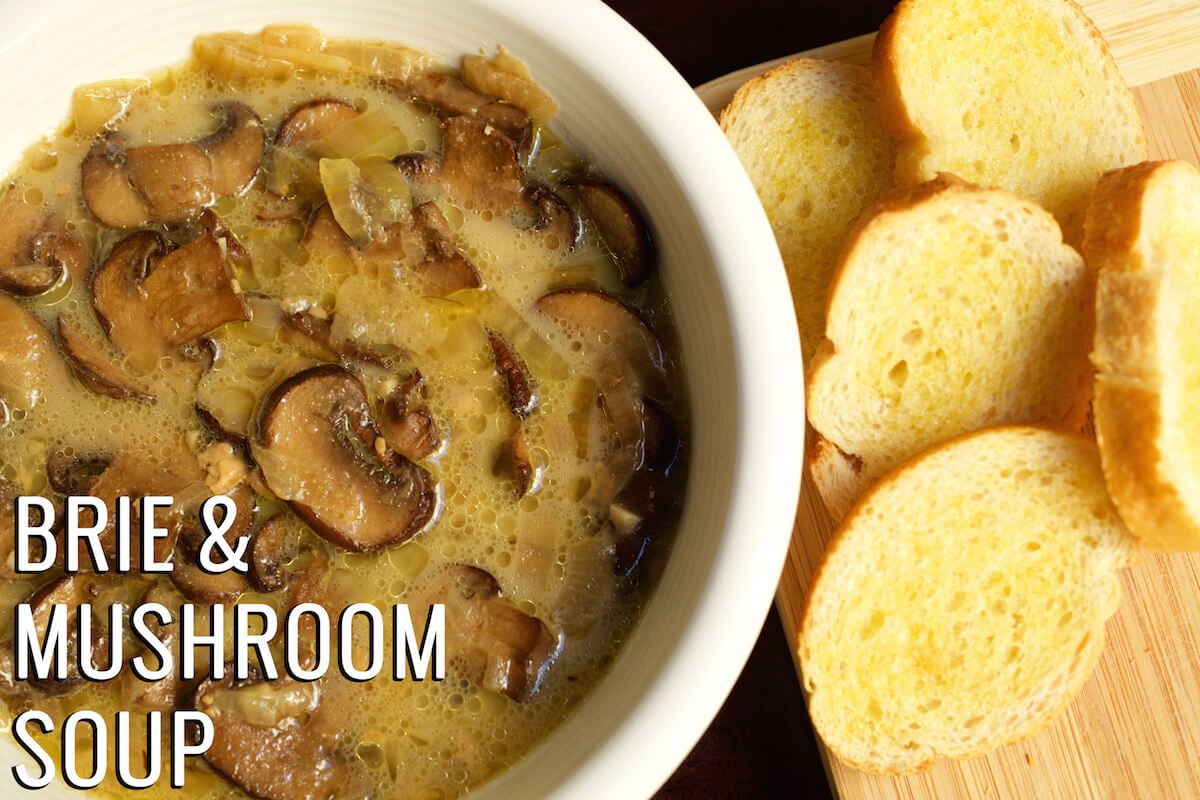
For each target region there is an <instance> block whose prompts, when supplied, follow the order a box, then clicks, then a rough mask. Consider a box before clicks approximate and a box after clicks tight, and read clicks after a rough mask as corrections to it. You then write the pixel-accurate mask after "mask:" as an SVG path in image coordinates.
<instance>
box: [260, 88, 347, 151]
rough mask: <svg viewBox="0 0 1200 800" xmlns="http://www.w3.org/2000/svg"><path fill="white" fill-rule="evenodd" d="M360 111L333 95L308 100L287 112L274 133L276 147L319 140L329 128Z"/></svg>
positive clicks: (333, 127)
mask: <svg viewBox="0 0 1200 800" xmlns="http://www.w3.org/2000/svg"><path fill="white" fill-rule="evenodd" d="M359 113H360V112H359V110H358V109H357V108H355V107H354V106H353V105H351V104H350V103H347V102H346V101H344V100H337V99H334V98H327V99H318V100H309V101H308V102H307V103H301V104H300V105H298V106H296V107H295V108H293V109H292V110H291V111H289V112H288V115H287V116H286V117H284V119H283V122H281V123H280V124H279V131H278V132H277V133H276V134H275V146H276V147H301V146H304V145H311V144H313V143H315V142H317V141H319V140H320V139H321V138H322V137H323V136H325V135H326V134H328V133H329V132H330V131H332V130H334V129H336V128H337V127H339V126H340V125H343V124H344V123H346V122H349V121H350V120H352V119H354V118H355V117H357V116H358V115H359Z"/></svg>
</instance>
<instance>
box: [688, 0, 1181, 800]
mask: <svg viewBox="0 0 1200 800" xmlns="http://www.w3.org/2000/svg"><path fill="white" fill-rule="evenodd" d="M1082 5H1083V6H1084V9H1085V10H1086V11H1087V13H1088V14H1089V15H1090V16H1091V17H1092V19H1093V20H1094V21H1095V22H1096V23H1097V26H1098V27H1099V28H1100V29H1101V32H1102V33H1103V34H1104V36H1105V38H1106V39H1107V40H1108V42H1109V45H1110V47H1111V49H1112V51H1113V54H1114V56H1115V58H1116V60H1117V63H1118V66H1119V67H1120V69H1121V71H1122V74H1123V75H1125V77H1126V80H1127V81H1129V83H1130V85H1132V86H1134V94H1135V97H1136V99H1137V103H1138V107H1139V109H1140V111H1141V112H1142V116H1143V119H1144V121H1145V124H1146V132H1147V137H1148V139H1149V142H1150V150H1151V157H1152V158H1181V159H1185V160H1187V161H1191V162H1192V163H1193V164H1197V165H1198V166H1200V2H1197V0H1186V1H1185V2H1181V1H1180V0H1150V1H1148V2H1129V0H1084V2H1083V3H1082ZM872 43H873V36H870V35H868V36H863V37H859V38H857V39H852V40H848V41H846V42H840V43H837V44H833V45H829V46H827V47H823V48H819V49H817V50H814V51H809V52H807V53H805V55H810V56H813V57H820V58H841V59H845V60H848V61H853V62H856V63H860V64H866V63H869V61H870V50H871V45H872ZM774 63H777V62H771V64H765V65H757V66H755V67H752V68H749V69H747V70H742V71H739V72H737V73H734V74H732V75H730V76H726V77H725V78H722V79H718V80H716V81H713V82H711V83H710V84H706V85H705V86H703V87H700V89H699V90H698V91H699V92H700V95H701V97H702V98H704V100H705V101H706V102H707V103H708V104H709V107H710V108H712V109H714V111H716V110H719V109H720V108H722V107H723V106H724V105H725V104H726V103H727V102H728V99H729V98H730V97H732V94H733V91H734V90H736V88H737V86H739V85H740V84H741V83H742V82H744V81H745V80H746V79H748V78H749V77H752V76H753V75H757V74H761V72H762V71H764V69H765V68H767V67H769V66H771V65H773V64H774ZM806 478H807V475H806ZM832 535H833V524H832V522H831V521H830V519H829V516H828V515H827V514H826V513H825V511H824V508H823V506H822V505H821V502H820V499H819V498H818V497H817V495H816V492H815V490H814V489H813V487H812V483H811V481H807V480H806V482H805V484H804V486H803V490H802V493H801V503H800V507H799V510H798V512H797V518H796V525H795V529H794V532H793V537H792V546H791V548H790V551H789V553H788V558H787V562H786V564H785V565H784V570H783V576H782V579H781V582H780V586H779V592H778V596H777V602H776V606H777V608H778V610H779V615H780V619H781V622H782V624H783V626H784V631H785V634H786V636H787V639H788V643H789V646H790V647H791V651H792V654H793V658H795V636H796V630H797V627H798V621H799V617H800V614H801V612H802V610H803V603H804V598H805V596H806V594H807V590H808V586H809V583H810V582H811V580H812V576H813V573H814V571H815V570H816V568H817V566H818V564H819V563H820V560H821V557H822V554H823V553H824V550H825V546H826V544H827V543H828V541H829V539H830V538H831V537H832ZM1122 581H1123V588H1124V593H1125V596H1124V600H1123V602H1122V605H1121V608H1120V609H1119V610H1118V612H1117V614H1116V615H1115V616H1114V617H1113V619H1112V620H1110V622H1109V624H1108V626H1107V628H1106V645H1105V649H1104V653H1103V655H1102V657H1101V661H1100V663H1099V665H1098V667H1097V669H1096V672H1095V674H1094V675H1093V676H1092V678H1091V679H1090V680H1089V681H1088V683H1087V684H1086V685H1085V686H1084V688H1083V690H1082V691H1081V693H1080V694H1079V696H1078V697H1077V698H1076V699H1075V701H1074V703H1072V705H1071V706H1070V708H1069V709H1068V710H1067V711H1066V713H1064V714H1063V715H1061V716H1060V717H1059V718H1058V719H1057V720H1056V721H1055V722H1054V723H1053V724H1051V725H1050V726H1049V727H1048V728H1046V729H1044V730H1043V731H1042V732H1041V733H1039V734H1037V735H1035V736H1034V737H1032V738H1030V739H1027V740H1025V741H1022V742H1019V743H1016V744H1012V745H1009V746H1007V747H1004V748H1001V749H1000V750H998V751H996V752H994V753H992V754H991V755H989V756H985V757H981V758H976V759H969V760H965V761H940V762H939V763H938V764H936V765H935V767H934V768H933V769H932V770H930V771H929V772H926V773H923V774H920V775H912V776H901V777H889V776H877V775H869V774H866V773H862V772H858V771H856V770H853V769H850V768H848V767H845V766H843V765H842V764H840V763H838V762H837V761H836V760H835V759H830V758H829V757H828V756H826V757H825V766H826V769H827V771H828V774H829V778H830V782H831V784H832V786H833V789H834V792H835V794H836V795H837V796H839V797H840V798H843V800H897V799H900V800H956V799H960V798H961V799H963V800H965V799H966V798H971V799H972V800H974V799H975V798H987V799H988V800H1007V799H1008V798H1013V799H1014V800H1015V799H1016V798H1035V797H1036V798H1039V800H1040V799H1042V798H1044V799H1046V800H1083V799H1085V798H1086V799H1087V800H1092V799H1095V800H1101V799H1103V800H1126V798H1164V799H1166V798H1200V554H1186V555H1172V556H1162V555H1157V554H1149V553H1147V554H1145V555H1144V556H1143V557H1142V559H1141V561H1140V563H1138V564H1137V565H1136V566H1134V567H1131V568H1130V569H1128V570H1126V571H1125V572H1124V574H1123V576H1122Z"/></svg>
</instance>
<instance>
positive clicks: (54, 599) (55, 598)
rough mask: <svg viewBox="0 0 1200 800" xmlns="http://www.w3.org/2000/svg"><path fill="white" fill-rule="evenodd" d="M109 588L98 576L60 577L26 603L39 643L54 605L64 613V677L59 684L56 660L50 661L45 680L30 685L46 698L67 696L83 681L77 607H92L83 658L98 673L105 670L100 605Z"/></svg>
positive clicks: (104, 634)
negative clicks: (89, 644) (89, 643)
mask: <svg viewBox="0 0 1200 800" xmlns="http://www.w3.org/2000/svg"><path fill="white" fill-rule="evenodd" d="M109 588H111V587H109V586H107V584H106V583H105V582H104V581H103V579H101V578H100V577H98V576H95V575H89V574H84V573H77V574H74V575H62V576H60V577H58V578H56V579H54V580H53V581H51V582H50V583H48V584H46V585H45V586H43V587H42V588H40V589H38V590H37V591H36V592H34V594H33V596H32V597H30V598H29V600H28V601H27V602H28V603H29V605H30V610H31V611H32V616H33V625H34V628H35V629H36V631H37V637H38V641H42V642H44V641H46V637H47V633H48V631H49V628H50V619H51V615H52V613H53V609H54V607H55V606H56V605H62V606H64V607H65V608H66V613H67V626H66V627H67V636H66V639H67V666H66V677H65V678H64V679H63V680H58V679H56V678H54V677H53V675H54V672H55V670H56V669H57V667H58V664H57V659H51V664H52V667H51V669H50V671H49V674H48V675H47V677H46V678H44V679H43V678H39V677H37V676H36V675H33V676H31V677H30V678H29V684H30V685H31V686H33V687H35V688H37V689H39V690H40V691H42V692H45V693H46V694H52V695H61V694H68V693H70V692H73V691H75V690H76V689H78V688H80V687H81V686H82V685H83V684H84V683H85V682H86V679H85V678H84V677H83V675H82V674H81V673H80V666H79V665H80V661H81V659H82V658H84V657H85V655H84V654H81V653H80V652H79V625H78V623H77V621H76V620H77V618H78V614H79V607H80V606H81V605H83V604H85V603H87V604H89V605H93V608H92V609H91V612H92V626H91V640H92V649H91V652H90V653H88V654H86V657H88V658H90V660H91V663H92V664H93V665H95V666H96V667H97V668H98V669H107V668H108V667H109V666H110V662H109V660H108V651H109V645H108V632H107V630H106V627H107V626H106V625H105V623H104V620H105V618H106V617H107V609H105V608H101V607H100V604H99V601H100V599H101V597H102V595H104V594H105V592H106V589H109Z"/></svg>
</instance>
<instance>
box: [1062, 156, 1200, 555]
mask: <svg viewBox="0 0 1200 800" xmlns="http://www.w3.org/2000/svg"><path fill="white" fill-rule="evenodd" d="M1083 252H1084V255H1085V256H1086V258H1087V260H1088V262H1089V264H1091V265H1092V266H1093V267H1095V268H1096V269H1097V271H1098V284H1097V292H1096V322H1097V324H1096V335H1095V347H1094V351H1093V353H1092V360H1093V362H1094V363H1095V365H1096V397H1095V417H1096V433H1097V439H1098V441H1099V443H1100V451H1101V455H1102V457H1103V463H1104V471H1105V475H1106V477H1107V478H1108V482H1109V488H1110V491H1111V492H1112V494H1113V499H1114V500H1115V502H1116V504H1117V507H1118V508H1119V509H1120V510H1121V514H1122V516H1123V517H1124V518H1125V520H1126V522H1127V523H1128V524H1129V526H1130V528H1131V529H1132V530H1133V532H1134V533H1135V534H1137V535H1138V537H1140V539H1141V541H1142V543H1143V544H1144V545H1145V546H1146V547H1148V548H1151V549H1155V550H1162V551H1187V550H1192V551H1194V550H1200V323H1198V322H1197V320H1198V319H1200V172H1198V171H1197V170H1196V168H1195V167H1193V166H1192V165H1191V164H1188V163H1186V162H1183V161H1164V162H1150V163H1146V164H1141V165H1138V166H1135V167H1130V168H1126V169H1122V170H1116V171H1113V172H1112V173H1110V174H1108V175H1105V176H1104V178H1103V179H1102V180H1101V181H1100V183H1099V184H1098V186H1097V189H1096V195H1095V197H1094V199H1093V202H1092V205H1091V208H1090V209H1089V212H1088V218H1087V235H1086V237H1085V239H1084V245H1083Z"/></svg>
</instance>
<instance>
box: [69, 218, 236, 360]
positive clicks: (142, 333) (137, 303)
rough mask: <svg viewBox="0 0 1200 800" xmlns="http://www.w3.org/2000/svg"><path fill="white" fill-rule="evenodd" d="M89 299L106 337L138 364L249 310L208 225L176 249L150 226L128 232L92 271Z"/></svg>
mask: <svg viewBox="0 0 1200 800" xmlns="http://www.w3.org/2000/svg"><path fill="white" fill-rule="evenodd" d="M92 305H93V307H94V308H95V310H96V314H97V316H98V317H99V318H100V322H101V324H102V325H103V326H104V329H105V332H106V333H107V334H108V338H109V339H110V340H111V341H112V343H113V344H114V345H116V347H117V349H118V350H120V351H121V352H122V353H123V354H125V356H126V357H128V358H129V360H130V363H131V364H133V366H135V367H136V368H138V369H144V370H145V369H150V368H152V367H154V366H155V365H156V364H157V361H158V359H159V357H161V356H163V355H166V354H168V353H170V352H171V351H172V350H174V349H175V348H177V347H178V346H179V345H182V344H184V343H186V342H190V341H193V340H195V339H197V338H199V337H200V336H202V335H204V334H205V333H208V332H209V331H211V330H212V329H214V328H216V327H217V326H219V325H222V324H224V323H226V322H232V321H240V320H245V319H246V318H247V314H246V308H245V306H244V305H243V304H242V301H241V298H240V297H239V296H238V293H237V291H236V290H235V289H234V285H233V280H232V278H231V277H230V274H229V268H228V265H227V263H226V256H225V250H224V249H223V248H222V247H221V245H220V244H219V243H218V242H217V239H216V237H215V236H214V235H213V233H212V232H211V231H205V232H203V233H202V234H200V236H198V237H196V239H194V240H193V241H191V242H190V243H188V244H186V245H183V246H182V247H179V248H175V249H172V248H171V246H170V244H169V243H168V242H167V240H166V239H164V238H163V237H162V236H161V235H159V234H158V233H155V232H153V231H139V232H137V233H134V234H131V235H130V236H127V237H126V238H125V239H123V240H122V241H121V242H120V243H119V244H117V246H116V247H115V248H114V249H113V251H112V253H110V254H109V256H108V258H107V259H105V261H104V263H103V264H102V265H101V267H100V269H99V270H98V271H97V272H96V275H95V277H94V278H93V281H92Z"/></svg>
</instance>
